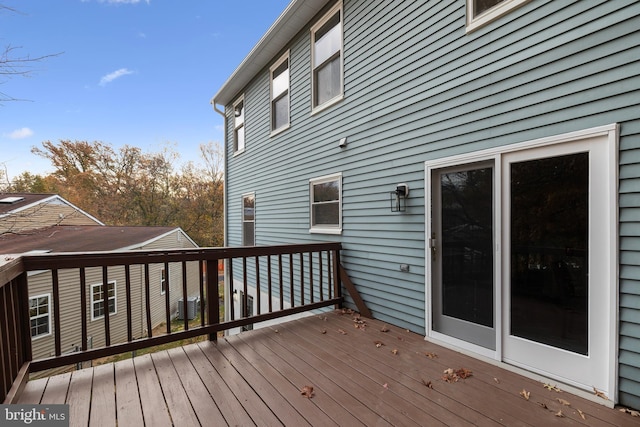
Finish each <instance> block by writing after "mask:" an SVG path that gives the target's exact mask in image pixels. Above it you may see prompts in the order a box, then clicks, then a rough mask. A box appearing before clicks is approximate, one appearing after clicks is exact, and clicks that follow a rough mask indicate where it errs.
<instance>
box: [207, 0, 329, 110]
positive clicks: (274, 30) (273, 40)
mask: <svg viewBox="0 0 640 427" xmlns="http://www.w3.org/2000/svg"><path fill="white" fill-rule="evenodd" d="M325 4H327V0H292V1H291V3H289V5H288V6H287V8H286V9H285V10H284V12H282V14H280V16H279V17H278V19H276V21H275V22H274V23H273V24H272V25H271V27H270V28H269V29H268V30H267V32H266V33H265V34H264V35H263V36H262V38H261V39H260V40H259V41H258V43H257V44H256V45H255V46H254V47H253V49H251V51H250V52H249V54H248V55H247V56H246V57H245V58H244V60H243V61H242V62H241V63H240V65H238V67H237V68H236V69H235V71H234V72H233V73H232V74H231V76H230V77H229V78H228V79H227V81H226V82H224V84H223V85H222V87H221V88H220V89H218V92H217V93H216V94H215V95H214V96H213V98H212V99H211V104H213V105H218V104H220V105H223V106H224V105H228V104H229V103H231V101H232V100H233V98H234V97H236V96H237V95H238V93H239V92H240V91H241V90H242V89H243V88H244V87H245V86H246V85H247V84H248V83H249V82H250V81H251V79H253V78H254V77H255V76H256V75H257V74H258V73H259V72H260V70H262V69H263V68H264V67H265V66H267V65H268V64H269V63H270V62H271V61H273V60H274V59H275V57H276V55H277V54H278V53H279V52H280V51H281V50H282V49H283V48H284V47H285V46H286V45H287V44H288V43H289V42H290V41H291V40H292V39H293V37H294V36H295V35H296V34H298V32H299V31H300V30H301V29H303V28H304V26H305V25H306V24H307V23H308V22H309V21H310V20H311V19H312V18H313V17H314V16H315V15H316V14H317V13H318V12H319V11H320V10H321V9H322V7H323V6H324V5H325Z"/></svg>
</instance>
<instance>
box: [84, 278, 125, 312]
mask: <svg viewBox="0 0 640 427" xmlns="http://www.w3.org/2000/svg"><path fill="white" fill-rule="evenodd" d="M112 283H113V308H114V310H113V313H109V317H111V316H115V315H116V314H118V285H117V284H116V281H115V280H109V281H108V282H107V289H103V295H104V296H105V299H106V300H107V301H106V304H105V305H104V306H103V307H104V308H105V309H106V310H109V301H108V300H109V294H108V291H109V285H110V284H112ZM102 285H103V284H102V283H96V284H95V285H91V321H94V320H99V319H102V318H103V317H104V314H103V315H102V316H98V317H95V316H94V315H93V313H94V310H93V305H94V304H95V303H97V302H100V301H104V300H97V301H96V300H94V299H93V288H95V287H96V286H102Z"/></svg>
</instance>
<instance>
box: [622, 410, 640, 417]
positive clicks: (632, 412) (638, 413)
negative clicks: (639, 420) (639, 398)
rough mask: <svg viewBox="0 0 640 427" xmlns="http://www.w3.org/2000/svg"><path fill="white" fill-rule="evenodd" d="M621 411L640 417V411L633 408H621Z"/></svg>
mask: <svg viewBox="0 0 640 427" xmlns="http://www.w3.org/2000/svg"><path fill="white" fill-rule="evenodd" d="M620 412H624V413H625V414H631V416H632V417H640V412H638V411H634V410H633V409H629V408H621V409H620Z"/></svg>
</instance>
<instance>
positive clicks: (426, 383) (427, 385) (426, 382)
mask: <svg viewBox="0 0 640 427" xmlns="http://www.w3.org/2000/svg"><path fill="white" fill-rule="evenodd" d="M422 384H424V385H425V387H427V388H430V389H432V390H433V384H431V381H425V380H424V379H423V380H422Z"/></svg>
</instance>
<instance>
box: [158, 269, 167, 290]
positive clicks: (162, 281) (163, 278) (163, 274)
mask: <svg viewBox="0 0 640 427" xmlns="http://www.w3.org/2000/svg"><path fill="white" fill-rule="evenodd" d="M166 293H167V270H165V269H164V268H163V269H162V270H160V295H164V294H166Z"/></svg>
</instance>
